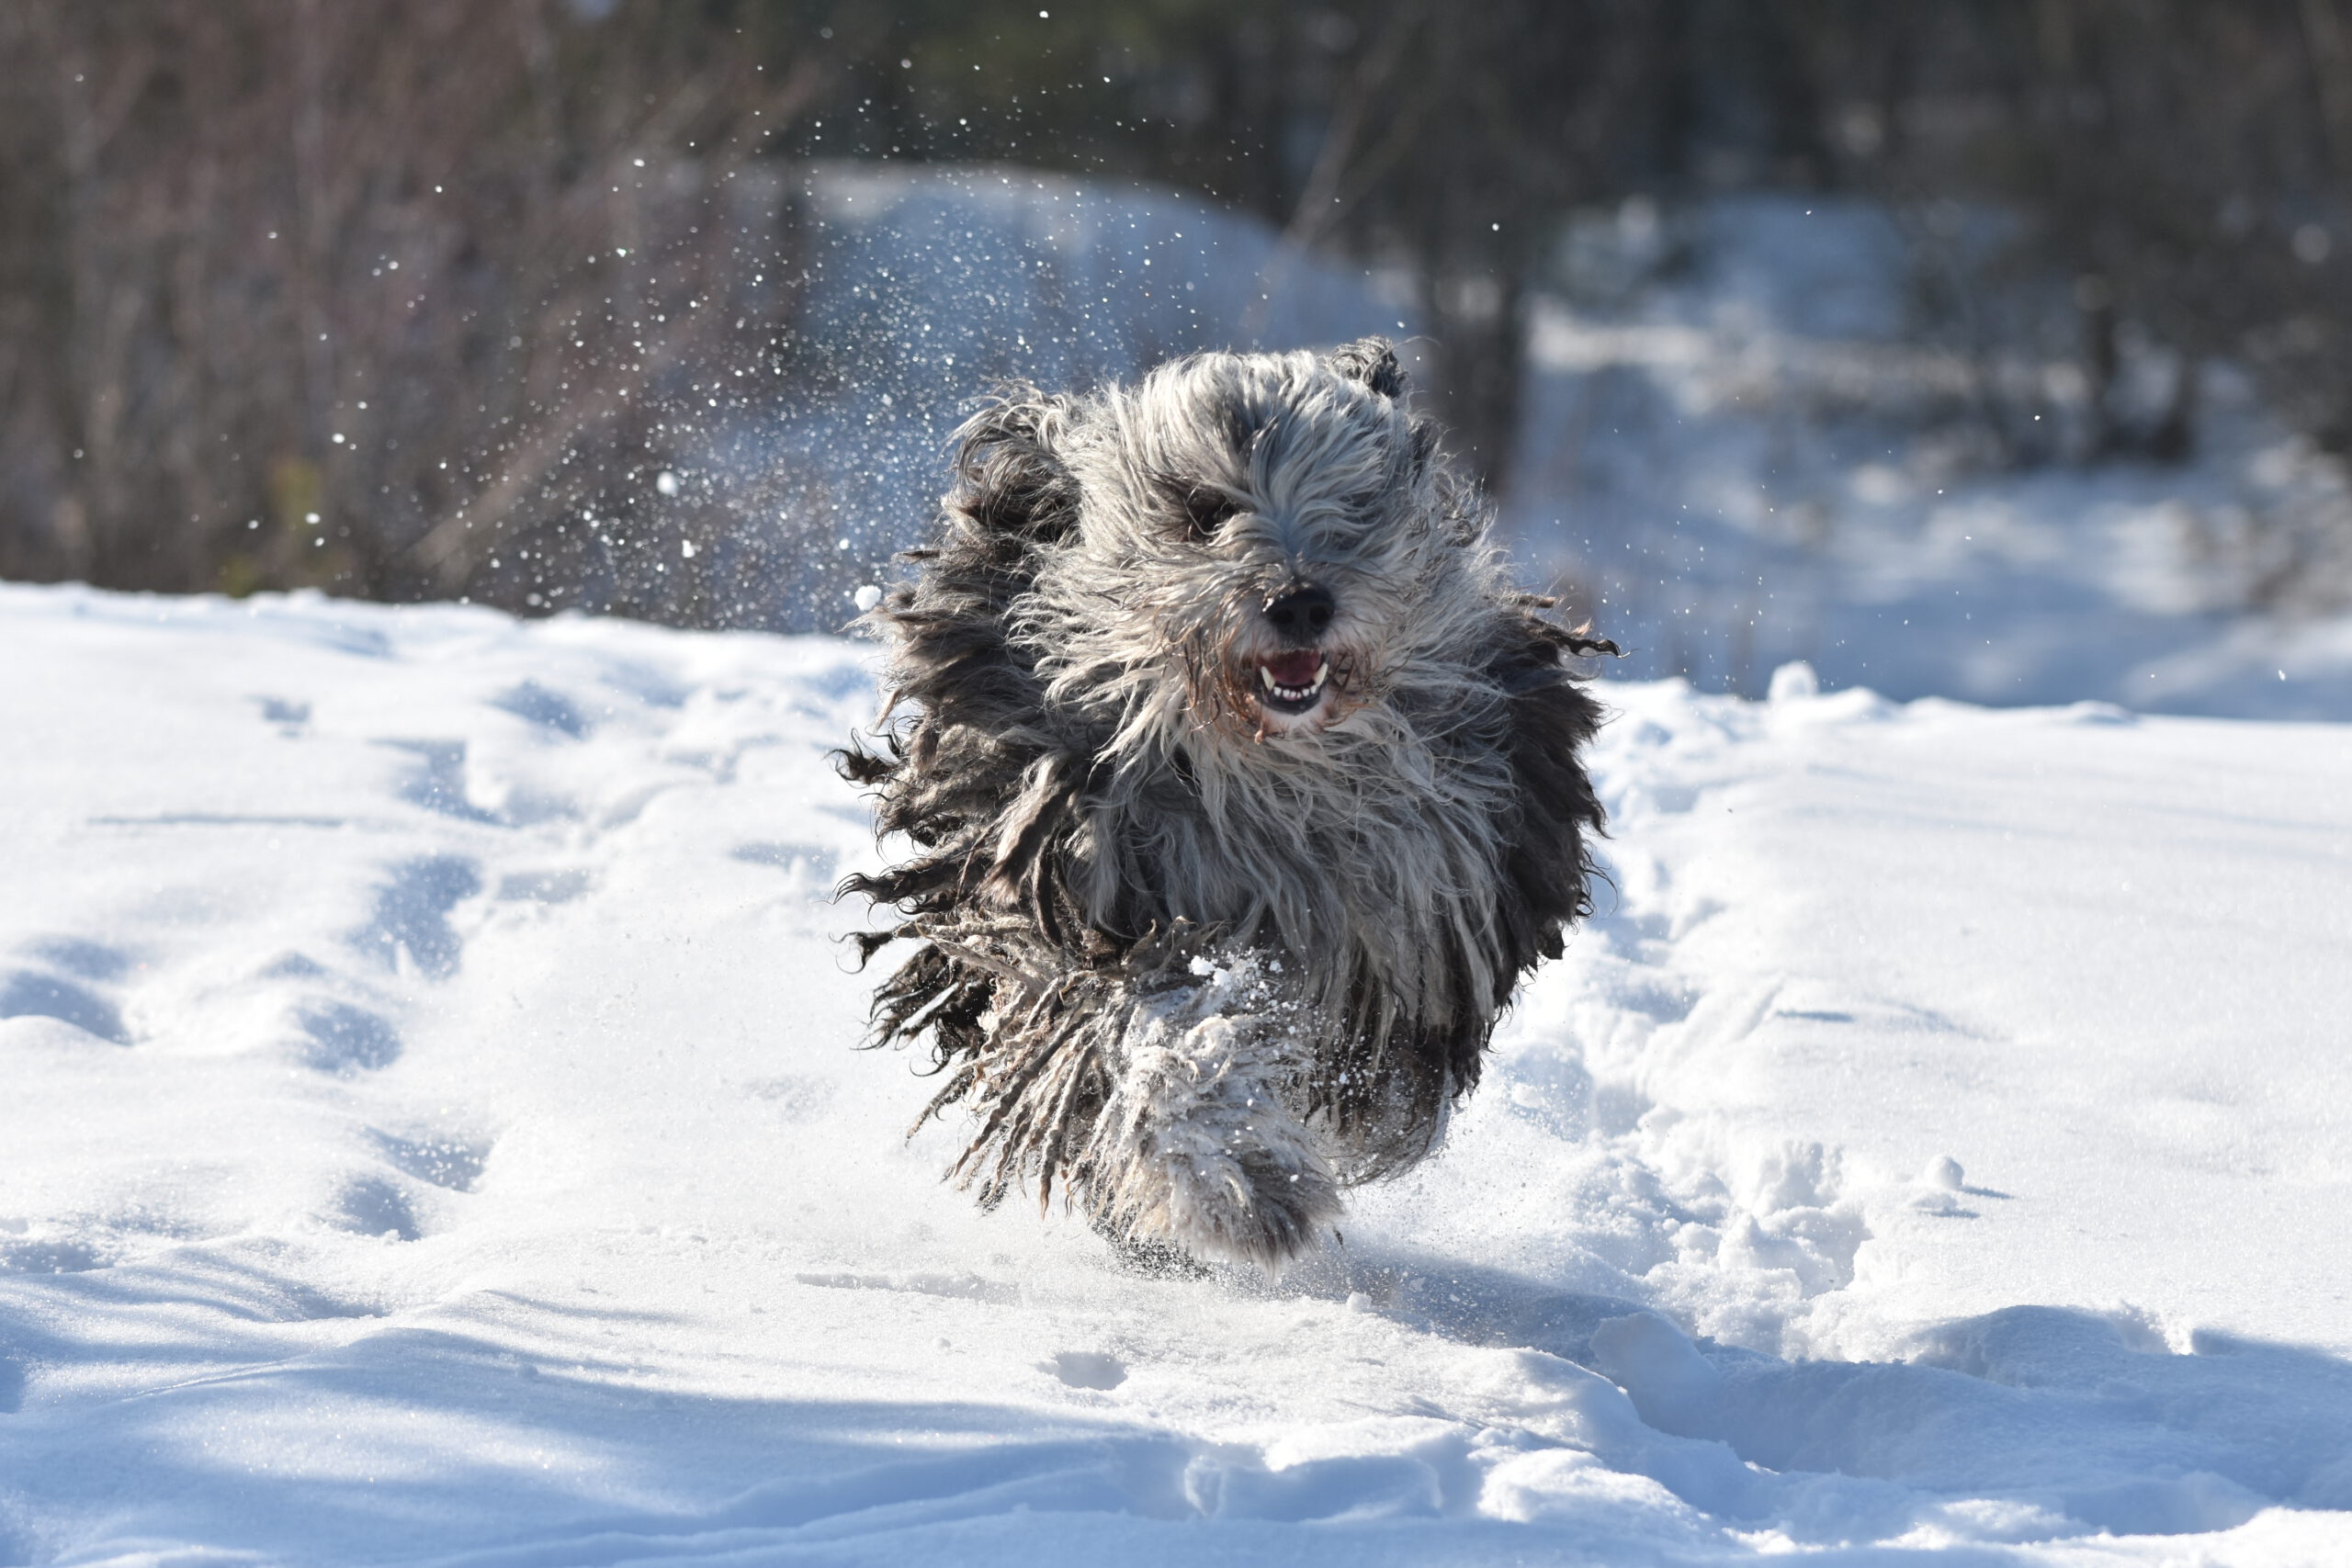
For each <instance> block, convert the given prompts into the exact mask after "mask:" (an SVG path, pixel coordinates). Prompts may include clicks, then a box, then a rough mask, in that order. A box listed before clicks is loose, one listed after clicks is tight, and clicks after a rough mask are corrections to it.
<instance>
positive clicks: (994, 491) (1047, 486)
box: [944, 385, 1078, 544]
mask: <svg viewBox="0 0 2352 1568" xmlns="http://www.w3.org/2000/svg"><path fill="white" fill-rule="evenodd" d="M1068 426H1069V399H1067V398H1060V397H1048V396H1046V394H1045V393H1043V392H1041V391H1039V390H1038V389H1036V388H1035V387H1031V386H1026V385H1016V386H1009V387H1006V388H1004V389H1001V391H1000V392H999V393H998V394H997V398H996V400H995V401H994V402H992V403H990V404H989V406H988V407H987V408H984V409H982V410H981V411H980V412H978V413H976V414H974V415H973V416H972V417H971V418H970V419H967V420H966V421H965V422H964V424H963V427H962V428H961V429H959V430H957V431H956V434H955V437H954V440H955V451H956V456H955V472H956V484H955V487H954V488H953V489H952V490H950V491H948V492H947V495H946V498H945V502H944V504H945V506H946V508H947V510H948V511H949V512H950V513H956V514H958V515H961V516H964V517H967V518H969V519H970V520H971V521H972V522H973V523H975V524H977V525H979V526H980V527H981V528H983V529H986V530H988V531H989V532H990V533H1002V534H1012V535H1017V536H1020V537H1022V538H1023V539H1030V540H1035V541H1037V542H1039V543H1043V544H1051V543H1053V542H1054V541H1055V540H1057V539H1059V538H1060V537H1061V536H1063V535H1065V534H1067V533H1068V532H1069V529H1070V528H1071V526H1072V525H1074V524H1075V523H1076V522H1077V520H1078V487H1077V485H1076V483H1075V482H1074V481H1072V479H1070V476H1069V469H1068V468H1065V467H1063V465H1062V462H1061V459H1060V457H1059V456H1058V455H1057V446H1059V443H1060V440H1061V437H1062V434H1063V433H1064V431H1065V430H1066V429H1067V428H1068Z"/></svg>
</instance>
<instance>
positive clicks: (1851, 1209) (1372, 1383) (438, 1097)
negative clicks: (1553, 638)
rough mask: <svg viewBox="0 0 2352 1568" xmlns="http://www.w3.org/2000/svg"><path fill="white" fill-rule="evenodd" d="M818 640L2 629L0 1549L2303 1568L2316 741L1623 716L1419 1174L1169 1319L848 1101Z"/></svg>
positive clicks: (2330, 970)
mask: <svg viewBox="0 0 2352 1568" xmlns="http://www.w3.org/2000/svg"><path fill="white" fill-rule="evenodd" d="M864 660H865V653H864V652H863V651H862V650H860V649H856V648H854V647H852V646H849V645H845V644H841V643H837V642H831V641H826V640H820V639H797V640H795V639H783V638H773V637H759V636H752V635H744V634H730V635H723V636H719V635H699V636H697V635H691V634H680V633H673V632H664V631H661V630H657V629H654V628H650V627H646V626H632V625H628V624H621V623H614V622H591V621H584V620H579V619H574V618H559V619H556V620H553V621H548V622H540V623H536V624H532V625H527V626H525V625H518V624H515V623H513V622H509V621H507V620H504V619H503V618H501V617H499V616H496V615H492V614H489V613H486V612H481V611H474V610H466V609H460V608H454V607H435V608H422V609H388V608H381V607H370V606H364V605H355V604H343V603H334V602H329V601H325V600H322V599H318V598H314V597H304V596H295V597H291V598H285V599H263V600H254V601H249V602H246V603H243V604H231V603H228V602H225V601H220V600H209V599H200V600H161V599H150V598H138V597H123V596H110V595H105V594H97V593H92V592H87V591H84V590H79V589H45V590H33V589H24V588H0V668H5V669H6V671H8V672H9V674H10V675H11V677H12V679H11V680H10V681H9V682H7V683H6V686H5V687H4V688H0V735H6V738H7V746H8V757H9V761H10V764H11V765H10V766H9V767H8V768H7V770H6V772H5V773H0V811H5V813H6V816H5V820H6V823H7V825H8V826H7V831H6V837H5V839H0V856H5V861H0V886H6V889H7V893H8V897H6V899H5V901H0V1015H5V1016H4V1017H0V1058H5V1064H6V1065H5V1074H6V1077H5V1082H6V1086H7V1088H6V1092H5V1093H0V1149H5V1150H6V1160H5V1161H0V1562H10V1563H13V1562H73V1563H101V1562H109V1563H150V1564H161V1563H175V1564H180V1563H185V1564H198V1563H202V1564H228V1563H279V1562H283V1563H319V1562H441V1563H450V1564H456V1563H466V1564H475V1565H487V1564H515V1565H522V1564H559V1563H560V1564H567V1565H570V1564H586V1563H618V1562H720V1561H734V1562H803V1561H809V1562H871V1563H902V1562H907V1563H911V1562H924V1563H929V1562H1023V1563H1033V1564H1034V1563H1036V1562H1094V1561H1103V1560H1116V1561H1122V1562H1200V1561H1204V1560H1207V1559H1211V1558H1214V1559H1216V1560H1218V1561H1228V1562H1259V1561H1266V1562H1275V1561H1280V1562H1326V1561H1330V1562H1350V1563H1364V1562H1397V1563H1407V1562H1410V1563H1431V1562H1436V1563H1443V1562H1464V1563H1472V1562H1477V1563H1485V1562H1498V1561H1544V1562H1553V1561H1559V1562H1608V1563H1612V1564H1618V1563H1661V1564H1663V1563H1673V1564H1691V1563H1719V1562H1746V1561H1748V1560H1751V1559H1754V1558H1757V1557H1761V1556H1766V1555H1773V1554H1780V1553H1784V1552H1789V1551H1804V1552H1809V1553H1813V1554H1815V1555H1816V1556H1826V1557H1828V1558H1830V1559H1833V1560H1835V1561H1838V1562H1897V1561H1909V1560H1911V1558H1912V1556H1913V1554H1915V1553H1917V1552H1919V1551H1946V1552H1948V1553H1949V1554H1950V1555H1951V1557H1952V1558H1953V1559H1954V1560H1955V1561H1962V1562H1983V1563H2068V1564H2087V1563H2100V1564H2113V1563H2131V1562H2149V1563H2154V1562H2191V1561H2195V1562H2222V1563H2241V1564H2281V1563H2320V1562H2335V1561H2340V1560H2342V1558H2343V1557H2344V1556H2345V1555H2346V1551H2348V1550H2352V1361H2347V1360H2346V1356H2347V1354H2352V1316H2347V1314H2346V1307H2345V1292H2346V1285H2345V1283H2344V1279H2345V1268H2344V1264H2345V1260H2346V1258H2352V1221H2347V1219H2346V1216H2347V1214H2352V1203H2347V1201H2346V1200H2347V1198H2352V1191H2347V1188H2352V1162H2347V1161H2346V1157H2345V1156H2344V1155H2343V1152H2342V1151H2343V1150H2344V1149H2345V1148H2346V1146H2347V1145H2346V1136H2345V1134H2346V1125H2345V1122H2346V1117H2347V1114H2352V1111H2347V1106H2352V1096H2347V1094H2346V1084H2345V1078H2344V1069H2343V1066H2342V1040H2341V1034H2342V1022H2341V1021H2342V1020H2343V1018H2344V1017H2346V1013H2347V1003H2352V974H2347V971H2346V966H2345V965H2344V964H2342V963H2341V961H2340V955H2341V953H2343V952H2344V950H2345V947H2346V937H2347V936H2352V931H2347V928H2346V919H2347V917H2346V913H2345V906H2344V902H2343V899H2342V897H2341V890H2342V887H2343V886H2344V879H2345V874H2346V870H2347V866H2346V856H2347V854H2352V794H2347V792H2346V790H2345V789H2344V788H2343V787H2342V786H2343V780H2344V779H2345V778H2346V776H2347V763H2352V732H2347V731H2346V730H2345V729H2341V728H2330V727H2326V726H2296V725H2287V724H2228V723H2218V722H2207V721H2187V720H2172V719H2153V718H2151V719H2133V718H2131V716H2128V715H2126V714H2123V713H2122V712H2120V710H2117V709H2113V708H2108V707H2101V706H2078V707H2075V708H2060V709H2038V710H2015V711H2007V712H1985V711H1982V710H1977V709H1973V708H1966V707H1961V706H1957V705H1951V704H1948V703H1939V702H1923V703H1915V704H1912V705H1908V706H1897V705H1891V704H1889V703H1886V702H1884V701H1883V700H1881V699H1878V698H1876V697H1873V696H1871V694H1868V693H1865V692H1854V691H1849V692H1843V693H1838V694H1831V695H1827V696H1824V695H1820V694H1818V686H1817V682H1811V681H1809V680H1808V679H1806V678H1805V676H1804V673H1803V672H1802V671H1787V672H1784V673H1783V675H1782V677H1781V679H1780V680H1778V681H1777V682H1776V688H1777V695H1776V698H1775V700H1774V701H1772V702H1770V703H1769V704H1761V705H1758V704H1745V703H1741V702H1738V701H1736V700H1731V699H1725V698H1710V697H1702V696H1697V695H1694V694H1692V693H1691V691H1690V690H1688V689H1687V688H1685V687H1683V686H1681V685H1679V684H1674V683H1664V684H1651V685H1630V684H1628V685H1616V686H1612V687H1611V688H1610V689H1609V692H1608V694H1609V698H1610V700H1611V703H1612V705H1614V706H1615V708H1616V709H1617V710H1618V717H1617V718H1616V720H1615V721H1614V722H1613V723H1612V724H1611V727H1610V728H1609V729H1608V731H1607V732H1606V735H1605V738H1604V740H1603V742H1602V744H1601V747H1600V752H1599V757H1598V763H1599V768H1600V776H1601V778H1602V780H1603V782H1604V784H1605V785H1606V788H1607V791H1608V795H1609V799H1610V802H1611V807H1612V810H1613V812H1614V814H1615V824H1616V826H1615V832H1616V838H1615V840H1614V841H1613V843H1612V845H1611V863H1612V866H1613V874H1614V880H1615V885H1616V886H1615V891H1614V893H1613V895H1610V896H1605V897H1604V912H1603V914H1602V915H1601V916H1600V918H1599V919H1596V920H1595V921H1594V922H1593V924H1592V925H1591V926H1590V927H1589V929H1587V930H1586V931H1583V932H1581V933H1580V934H1579V935H1578V937H1577V940H1576V941H1575V942H1574V943H1573V944H1572V946H1571V950H1570V953H1569V956H1568V957H1567V958H1566V960H1564V961H1563V962H1561V963H1558V964H1554V965H1552V966H1550V967H1549V968H1548V969H1547V970H1546V971H1545V972H1544V975H1543V976H1541V977H1540V978H1539V980H1538V981H1537V982H1536V983H1535V985H1534V986H1533V987H1532V988H1531V990H1530V991H1529V992H1528V994H1527V995H1526V996H1525V998H1523V1000H1522V1003H1521V1007H1520V1008H1519V1009H1518V1010H1517V1011H1516V1012H1515V1013H1514V1014H1513V1016H1512V1018H1511V1020H1510V1021H1509V1023H1508V1024H1507V1026H1506V1028H1505V1031H1504V1032H1503V1034H1502V1036H1501V1038H1500V1041H1499V1043H1498V1052H1497V1055H1496V1056H1495V1058H1494V1061H1493V1064H1492V1069H1491V1074H1490V1077H1489V1080H1488V1083H1487V1086H1486V1087H1485V1088H1484V1089H1482V1090H1481V1091H1480V1094H1479V1096H1478V1097H1477V1098H1476V1100H1474V1101H1473V1102H1472V1103H1471V1105H1470V1106H1469V1108H1468V1109H1467V1110H1466V1111H1464V1114H1463V1115H1462V1116H1461V1117H1460V1118H1459V1119H1458V1121H1457V1122H1456V1125H1455V1128H1454V1131H1453V1137H1452V1141H1451V1142H1450V1144H1449V1145H1448V1147H1447V1150H1446V1152H1445V1153H1444V1154H1443V1155H1442V1156H1441V1157H1440V1158H1439V1159H1437V1160H1436V1161H1434V1162H1432V1163H1431V1164H1430V1165H1429V1166H1427V1167H1425V1168H1423V1169H1422V1170H1421V1171H1419V1173H1417V1174H1416V1175H1415V1176H1414V1177H1413V1178H1411V1179H1408V1181H1406V1182H1404V1183H1400V1184H1397V1185H1395V1186H1392V1187H1389V1188H1385V1189H1382V1190H1374V1191H1369V1192H1365V1193H1363V1194H1361V1195H1360V1196H1359V1200H1358V1201H1357V1203H1356V1205H1355V1210H1354V1213H1353V1215H1352V1217H1351V1222H1350V1223H1349V1224H1348V1226H1347V1234H1348V1247H1347V1248H1346V1250H1345V1252H1344V1253H1341V1254H1338V1255H1335V1256H1333V1257H1331V1258H1329V1259H1327V1260H1325V1261H1324V1262H1322V1263H1320V1264H1318V1265H1317V1266H1315V1267H1311V1268H1308V1269H1302V1270H1300V1271H1299V1272H1298V1273H1297V1274H1295V1276H1293V1277H1292V1278H1291V1279H1289V1280H1285V1281H1283V1282H1282V1283H1281V1284H1279V1285H1272V1284H1269V1283H1267V1282H1265V1281H1263V1280H1258V1279H1256V1278H1254V1277H1251V1276H1247V1275H1243V1274H1239V1273H1231V1272H1227V1273H1221V1274H1220V1275H1218V1276H1217V1277H1216V1279H1214V1280H1211V1281H1208V1282H1205V1283H1177V1282H1170V1281H1157V1280H1139V1279H1135V1278H1132V1277H1129V1276H1127V1275H1125V1274H1123V1273H1121V1272H1119V1271H1118V1270H1117V1269H1115V1268H1114V1266H1113V1265H1111V1264H1110V1263H1109V1262H1108V1260H1107V1259H1106V1258H1104V1256H1103V1249H1102V1247H1101V1246H1100V1244H1099V1242H1097V1241H1096V1240H1095V1239H1094V1238H1093V1237H1092V1236H1091V1234H1090V1233H1089V1232H1088V1230H1087V1228H1086V1227H1085V1225H1084V1224H1082V1223H1077V1222H1074V1221H1070V1220H1068V1219H1065V1218H1061V1217H1058V1216H1057V1217H1055V1218H1052V1219H1050V1220H1047V1221H1046V1222H1043V1223H1041V1222H1040V1221H1039V1220H1038V1219H1037V1218H1036V1217H1035V1214H1034V1213H1026V1212H1020V1210H1019V1205H1014V1206H1013V1209H1012V1211H1009V1212H1006V1213H1000V1214H998V1215H995V1216H983V1215H980V1214H978V1213H975V1212H974V1211H973V1210H972V1209H971V1207H970V1205H969V1204H968V1202H967V1201H966V1200H965V1199H964V1198H963V1197H962V1196H961V1195H959V1194H957V1193H956V1192H954V1191H953V1190H948V1189H945V1188H944V1187H943V1186H941V1185H940V1184H939V1182H938V1181H937V1179H936V1173H937V1172H938V1170H939V1169H940V1168H941V1167H942V1166H943V1165H944V1160H945V1158H946V1156H947V1154H948V1152H949V1150H950V1148H951V1147H952V1145H953V1144H954V1142H955V1138H954V1136H953V1132H952V1130H945V1131H942V1130H932V1131H927V1132H924V1133H922V1134H919V1135H918V1136H917V1137H916V1138H915V1139H914V1140H913V1142H912V1144H911V1145H909V1144H906V1143H904V1142H902V1141H901V1137H900V1134H901V1133H902V1131H903V1128H904V1125H905V1123H906V1122H907V1121H908V1119H909V1118H910V1116H911V1115H912V1113H913V1111H914V1110H915V1108H916V1107H917V1106H918V1105H919V1104H920V1103H921V1101H922V1097H923V1093H924V1090H923V1086H922V1084H921V1083H919V1082H915V1081H910V1077H909V1067H910V1063H909V1062H908V1061H907V1060H906V1059H905V1058H902V1057H897V1056H890V1055H863V1054H859V1053H856V1052H854V1051H853V1050H852V1049H850V1047H851V1045H852V1044H853V1043H854V1042H855V1040H856V1039H857V1036H858V1033H859V1027H860V1023H861V1021H862V1017H863V997H864V994H865V989H866V987H867V985H868V984H869V981H868V980H867V979H866V978H863V977H860V976H855V975H853V974H851V973H848V972H847V964H846V961H845V958H844V956H843V954H842V951H841V949H840V948H839V946H838V945H837V944H836V943H835V942H834V941H833V940H832V938H833V936H834V934H835V933H837V932H838V931H842V930H843V929H845V928H846V927H847V926H848V925H850V924H852V923H854V921H855V919H857V916H858V913H859V912H858V911H856V910H854V909H841V908H833V907H832V906H831V904H830V903H829V902H828V900H827V893H828V890H829V889H830V887H831V885H832V884H833V882H834V881H835V880H836V879H837V878H838V877H839V876H840V875H841V874H843V873H844V872H846V871H848V870H850V869H854V867H856V866H858V865H860V864H863V863H867V861H868V858H869V857H870V856H871V854H872V847H871V844H870V841H869V839H868V829H867V825H866V818H865V813H864V811H863V810H862V809H861V808H860V807H859V806H858V804H857V802H856V801H855V799H854V796H853V795H851V794H850V793H849V792H848V791H847V790H846V788H845V787H844V786H843V785H842V784H840V783H839V782H838V781H837V780H836V779H834V778H833V777H832V775H831V772H830V770H829V769H828V767H827V765H826V761H825V758H824V755H823V753H824V750H825V749H826V748H827V747H829V746H831V745H832V744H834V743H836V742H837V741H838V740H839V739H840V738H841V736H842V734H843V733H844V732H845V731H846V730H847V729H848V728H850V727H851V726H852V725H853V724H854V723H855V722H857V721H858V720H859V719H860V718H862V717H863V716H865V712H866V710H867V708H868V705H869V704H870V702H871V692H870V686H869V677H868V674H867V671H866V669H865V662H864Z"/></svg>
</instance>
